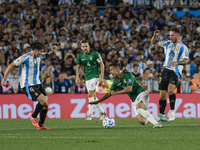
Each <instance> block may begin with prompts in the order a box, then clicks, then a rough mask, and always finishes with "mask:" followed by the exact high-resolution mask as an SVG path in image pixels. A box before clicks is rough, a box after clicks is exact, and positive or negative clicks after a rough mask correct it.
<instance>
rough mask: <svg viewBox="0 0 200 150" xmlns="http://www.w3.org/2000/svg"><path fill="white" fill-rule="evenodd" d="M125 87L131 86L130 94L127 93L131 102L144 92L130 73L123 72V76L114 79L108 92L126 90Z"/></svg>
mask: <svg viewBox="0 0 200 150" xmlns="http://www.w3.org/2000/svg"><path fill="white" fill-rule="evenodd" d="M127 86H132V92H130V93H127V95H128V96H129V97H130V98H131V100H132V102H134V101H135V99H136V97H137V96H138V95H139V94H140V93H141V92H143V91H145V90H144V89H143V88H142V86H141V85H140V84H139V83H138V82H137V80H136V79H135V77H134V76H133V74H132V73H130V72H123V75H122V77H121V78H120V79H118V78H117V79H115V81H114V82H113V84H112V86H111V88H110V90H115V91H116V90H123V89H125V88H127Z"/></svg>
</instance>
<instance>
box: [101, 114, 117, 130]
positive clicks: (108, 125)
mask: <svg viewBox="0 0 200 150" xmlns="http://www.w3.org/2000/svg"><path fill="white" fill-rule="evenodd" d="M103 126H104V128H106V129H111V128H113V127H114V126H115V120H114V119H113V118H111V117H107V118H105V119H104V120H103Z"/></svg>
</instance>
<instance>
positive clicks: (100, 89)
mask: <svg viewBox="0 0 200 150" xmlns="http://www.w3.org/2000/svg"><path fill="white" fill-rule="evenodd" d="M105 88H109V87H108V84H107V82H106V80H105V79H104V80H103V83H100V84H99V85H98V92H97V93H101V94H102V93H106V91H105Z"/></svg>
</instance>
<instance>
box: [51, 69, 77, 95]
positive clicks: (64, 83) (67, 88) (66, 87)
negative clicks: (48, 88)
mask: <svg viewBox="0 0 200 150" xmlns="http://www.w3.org/2000/svg"><path fill="white" fill-rule="evenodd" d="M58 79H59V80H58V81H56V82H55V83H54V91H55V93H74V89H73V87H72V85H71V83H70V82H69V80H68V79H67V75H66V73H64V72H61V73H60V74H59V76H58Z"/></svg>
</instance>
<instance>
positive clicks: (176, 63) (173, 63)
mask: <svg viewBox="0 0 200 150" xmlns="http://www.w3.org/2000/svg"><path fill="white" fill-rule="evenodd" d="M169 65H170V66H171V67H172V68H173V67H174V66H176V65H178V61H170V62H169Z"/></svg>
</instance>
